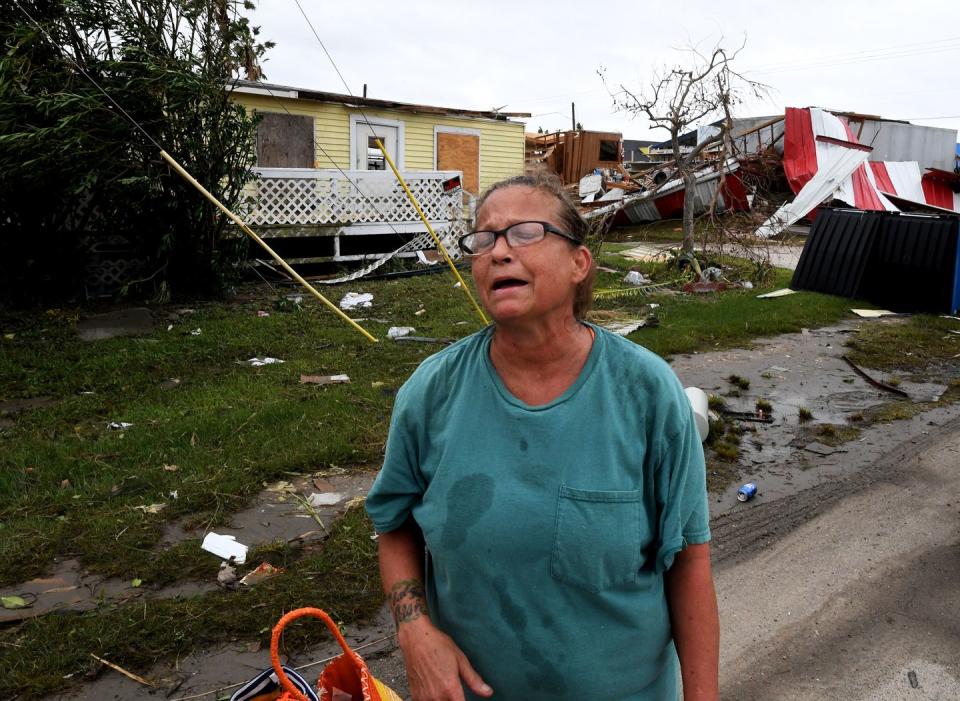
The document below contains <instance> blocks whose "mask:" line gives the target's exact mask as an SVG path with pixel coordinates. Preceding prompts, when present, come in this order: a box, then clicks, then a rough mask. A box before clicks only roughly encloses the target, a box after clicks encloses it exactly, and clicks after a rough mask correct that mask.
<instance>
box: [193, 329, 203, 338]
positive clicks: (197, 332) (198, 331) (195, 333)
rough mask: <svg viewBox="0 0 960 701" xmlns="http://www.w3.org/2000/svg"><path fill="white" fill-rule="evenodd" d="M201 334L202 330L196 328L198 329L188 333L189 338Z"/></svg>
mask: <svg viewBox="0 0 960 701" xmlns="http://www.w3.org/2000/svg"><path fill="white" fill-rule="evenodd" d="M201 333H203V331H202V329H200V328H199V327H198V328H195V329H194V330H193V331H191V332H190V335H191V336H199V335H200V334H201Z"/></svg>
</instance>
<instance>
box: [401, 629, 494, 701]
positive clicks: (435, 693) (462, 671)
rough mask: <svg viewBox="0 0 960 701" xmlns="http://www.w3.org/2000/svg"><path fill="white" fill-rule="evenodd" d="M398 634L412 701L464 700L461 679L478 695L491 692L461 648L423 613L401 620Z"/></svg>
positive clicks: (488, 694)
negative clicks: (408, 619)
mask: <svg viewBox="0 0 960 701" xmlns="http://www.w3.org/2000/svg"><path fill="white" fill-rule="evenodd" d="M398 637H399V640H400V649H401V650H402V651H403V658H404V662H405V664H406V667H407V680H408V681H409V684H410V697H411V698H412V699H413V701H463V698H464V696H463V687H462V685H461V679H462V680H463V683H464V684H466V685H467V686H468V687H469V688H470V689H471V691H473V693H475V694H477V695H478V696H484V697H489V696H492V695H493V689H491V688H490V687H489V686H487V684H486V683H485V682H484V681H483V679H481V678H480V675H479V674H477V672H476V670H474V668H473V666H472V665H471V664H470V661H469V660H468V659H467V656H466V655H464V654H463V651H461V650H460V648H459V647H457V645H456V643H454V642H453V640H452V639H451V638H450V636H448V635H446V634H445V633H443V632H442V631H440V630H438V629H437V628H436V627H435V626H434V625H433V624H432V623H431V622H430V619H429V618H427V617H426V616H423V617H420V618H417V619H415V620H412V621H407V622H405V623H402V624H401V625H400V626H399V631H398Z"/></svg>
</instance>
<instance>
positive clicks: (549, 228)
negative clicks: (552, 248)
mask: <svg viewBox="0 0 960 701" xmlns="http://www.w3.org/2000/svg"><path fill="white" fill-rule="evenodd" d="M521 224H539V225H540V226H542V227H543V235H544V237H546V235H547V234H556V235H557V236H562V237H563V238H565V239H567V240H568V241H573V243H575V244H577V245H578V246H580V245H583V241H581V240H580V239H578V238H577V237H576V236H574V235H573V234H568V233H567V232H566V231H562V230H560V229H558V228H557V227H555V226H554V225H553V224H550V223H549V222H545V221H536V220H530V221H518V222H516V223H514V224H511V225H510V226H508V227H505V228H503V229H498V230H496V231H494V230H491V229H481V230H480V231H471V232H470V233H468V234H464V235H463V236H461V237H460V238H459V239H457V246H459V248H460V251H461V252H462V253H463V254H464V255H465V256H467V257H470V258H475V257H477V256H482V255H484V254H486V253H489V252H490V251H492V250H493V249H494V248H495V247H496V245H497V239H498V238H499V237H501V236H503V237H505V238H506V239H507V243H508V244H509V245H510V248H523V247H524V246H532V245H534V244H536V243H540V242H541V241H543V238H539V239H537V240H536V241H531V242H530V243H525V244H521V245H520V246H515V245H514V244H513V243H511V241H510V237H509V236H507V232H509V231H510V230H511V229H513V228H514V227H516V226H520V225H521ZM484 233H486V234H493V243H492V244H491V245H490V248H488V249H486V250H485V251H482V252H481V253H472V252H471V251H470V250H469V249H468V248H467V247H466V246H464V245H463V242H464V240H465V239H466V238H467V237H469V236H475V235H476V234H484Z"/></svg>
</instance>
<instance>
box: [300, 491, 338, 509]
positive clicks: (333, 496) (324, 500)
mask: <svg viewBox="0 0 960 701" xmlns="http://www.w3.org/2000/svg"><path fill="white" fill-rule="evenodd" d="M341 501H343V495H342V494H340V493H339V492H322V493H317V492H314V493H313V494H311V495H310V496H309V497H307V503H309V504H310V506H312V507H314V508H316V507H318V506H333V505H334V504H339V503H340V502H341Z"/></svg>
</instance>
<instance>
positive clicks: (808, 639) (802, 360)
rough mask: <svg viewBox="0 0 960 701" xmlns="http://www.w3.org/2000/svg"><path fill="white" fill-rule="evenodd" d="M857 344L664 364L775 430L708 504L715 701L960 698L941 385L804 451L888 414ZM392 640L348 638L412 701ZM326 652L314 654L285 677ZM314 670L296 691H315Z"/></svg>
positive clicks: (954, 437)
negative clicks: (737, 389)
mask: <svg viewBox="0 0 960 701" xmlns="http://www.w3.org/2000/svg"><path fill="white" fill-rule="evenodd" d="M774 303H775V301H774ZM870 323H876V322H870ZM853 332H854V325H853V324H844V325H841V326H838V327H835V328H832V329H820V330H816V331H811V332H804V333H800V334H789V335H785V336H780V337H777V338H774V339H769V340H768V341H763V342H761V343H760V344H759V345H758V347H757V348H756V349H753V350H749V351H746V350H737V351H722V352H715V353H701V354H695V355H690V356H681V357H678V358H676V359H674V363H673V365H674V368H675V370H676V372H677V374H678V375H679V376H680V378H681V380H682V381H683V383H684V384H685V385H695V386H699V387H701V388H702V389H704V390H705V391H708V392H716V393H723V392H725V391H728V389H729V387H728V385H727V383H726V382H725V380H724V379H723V378H725V377H727V376H728V375H730V374H738V375H740V376H742V377H745V378H747V379H749V380H750V382H751V386H750V389H749V390H748V391H745V392H743V396H741V397H739V398H731V399H729V400H728V401H729V403H730V406H731V408H734V409H738V408H739V409H750V408H752V405H753V402H754V401H755V400H756V399H757V398H765V399H767V400H769V401H770V402H771V403H772V404H773V406H774V417H775V421H774V423H773V424H759V425H757V426H756V428H757V432H756V433H755V434H747V435H748V436H749V439H747V440H744V445H743V450H744V452H743V454H742V455H741V458H740V465H741V479H740V480H738V481H737V483H735V484H732V485H731V486H730V487H729V488H728V489H727V490H726V491H724V492H723V493H720V494H715V495H714V498H713V501H712V503H711V510H712V524H713V526H712V527H713V532H714V540H713V553H714V562H715V568H716V570H715V571H716V582H717V591H718V597H719V602H720V611H721V623H722V639H723V642H722V653H721V654H722V659H721V683H722V697H723V698H725V699H765V700H766V699H798V700H799V699H822V698H830V699H834V698H836V699H850V700H852V701H861V700H862V701H867V699H931V700H933V699H944V700H945V699H956V698H960V681H958V680H960V662H958V660H960V617H958V615H957V614H956V611H958V610H960V406H958V405H950V406H941V405H940V404H938V403H936V402H932V401H929V400H931V399H932V398H933V397H934V396H936V395H937V393H938V392H940V391H942V388H943V383H945V382H946V381H947V380H948V379H949V378H945V377H932V378H926V379H927V381H926V382H924V383H913V384H911V383H908V382H904V383H902V384H901V388H902V389H904V390H906V391H907V393H908V394H910V395H911V397H912V398H913V399H916V400H918V401H919V400H925V403H924V409H925V410H924V411H923V412H922V413H920V414H919V415H917V416H915V417H913V418H911V419H905V420H901V421H897V422H895V423H887V424H877V425H873V426H866V427H865V428H864V429H863V430H862V433H861V434H860V436H859V437H858V439H857V440H856V441H854V442H852V443H846V444H842V445H839V446H836V450H833V449H829V450H826V451H825V450H824V449H823V448H822V447H815V449H814V450H809V449H808V448H809V447H810V445H811V444H813V443H816V441H815V440H813V438H812V436H811V433H810V429H809V428H805V427H804V426H801V425H800V423H799V422H798V411H799V407H805V408H808V409H810V410H811V411H812V412H813V415H814V421H813V422H812V424H813V425H814V426H816V425H817V424H818V423H840V422H843V421H844V420H845V418H846V417H847V416H848V415H849V414H851V413H856V412H860V411H863V410H864V409H868V408H869V407H870V406H871V405H874V404H877V403H879V402H883V401H887V400H888V397H886V396H884V394H883V393H881V392H880V391H879V390H877V389H875V388H873V387H871V386H870V385H868V384H867V383H866V382H865V381H863V380H862V379H861V378H859V377H858V376H856V375H855V374H854V373H853V372H852V370H851V369H850V368H849V367H848V366H847V365H846V364H845V363H844V362H843V360H842V359H841V357H840V356H841V355H842V351H843V342H844V340H845V339H846V338H847V337H848V335H849V334H850V333H853ZM958 371H960V369H958ZM824 452H827V453H828V454H823V453H824ZM746 479H751V480H756V481H757V482H758V484H759V486H760V494H759V495H758V497H757V498H756V499H754V500H753V501H751V502H748V503H746V504H744V503H741V502H738V501H737V499H736V494H735V492H736V486H737V484H738V483H739V482H741V481H744V480H746ZM351 486H352V487H353V488H354V489H355V488H357V486H356V485H351ZM336 487H337V488H341V485H339V484H337V485H336ZM343 491H347V492H351V491H352V490H348V489H344V490H343ZM251 517H252V515H251ZM238 518H240V520H242V519H243V518H244V516H243V515H241V516H240V517H238ZM271 520H273V519H271ZM301 523H302V521H301ZM304 604H305V605H308V604H309V602H304ZM391 633H392V623H391V622H390V620H389V616H388V615H387V614H386V612H385V611H384V612H381V615H380V616H379V617H378V618H377V620H376V621H373V622H372V623H371V624H370V625H368V626H365V627H363V628H361V629H351V630H348V631H347V638H348V640H349V641H350V643H351V644H352V645H354V646H355V647H357V649H358V651H359V652H360V653H361V654H362V655H363V656H364V657H365V658H366V659H367V661H368V663H369V664H370V667H371V669H372V671H373V673H374V674H375V675H376V676H378V677H379V678H381V679H382V680H383V681H385V682H386V683H387V684H389V685H390V686H392V687H393V688H394V689H396V690H397V691H398V692H400V693H401V694H405V693H406V683H405V678H404V676H405V675H404V672H403V665H402V659H401V656H400V654H399V651H397V650H396V647H395V644H394V643H393V640H392V638H391ZM336 652H337V650H336V648H335V646H334V645H332V644H330V645H324V646H321V647H320V648H317V649H313V650H309V651H307V652H305V653H303V654H301V655H300V656H298V657H297V658H296V659H292V660H290V661H289V663H290V664H292V665H300V664H306V663H316V662H318V661H320V660H323V659H326V658H328V657H330V656H332V655H333V654H336ZM268 664H269V656H268V653H267V652H266V651H264V650H253V649H249V648H247V647H246V646H240V645H227V646H224V647H223V648H221V649H219V650H214V651H205V652H203V653H201V654H197V655H193V656H190V657H188V658H184V659H182V660H179V661H178V662H177V663H176V664H175V665H165V666H160V667H158V668H157V669H155V670H152V672H151V676H152V677H154V678H157V679H161V680H163V690H162V691H157V690H150V689H146V688H143V687H139V686H137V685H136V684H135V683H134V682H132V681H130V680H128V679H126V678H124V677H121V676H120V675H118V674H115V673H112V672H104V673H103V674H101V675H100V677H99V678H98V679H97V680H95V681H93V682H90V683H87V684H85V685H84V686H83V687H82V688H80V689H79V690H76V691H75V692H74V693H72V694H70V695H68V696H64V697H61V698H64V699H72V700H77V699H140V698H143V699H146V698H158V697H166V698H170V699H179V700H181V701H186V700H187V699H193V698H203V699H221V698H229V694H230V692H231V691H232V690H229V689H225V688H224V687H227V686H229V685H231V684H235V683H238V682H242V681H246V680H247V679H249V678H251V677H252V676H254V675H255V674H256V673H257V672H258V671H259V670H261V669H263V668H264V667H266V666H267V665H268ZM319 669H320V667H319V666H315V667H313V668H310V669H307V670H305V671H304V674H305V675H306V676H307V677H308V678H309V679H316V675H317V674H318V673H319ZM213 690H218V691H216V692H215V693H207V694H204V692H213ZM200 694H204V695H202V696H198V695H200Z"/></svg>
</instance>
